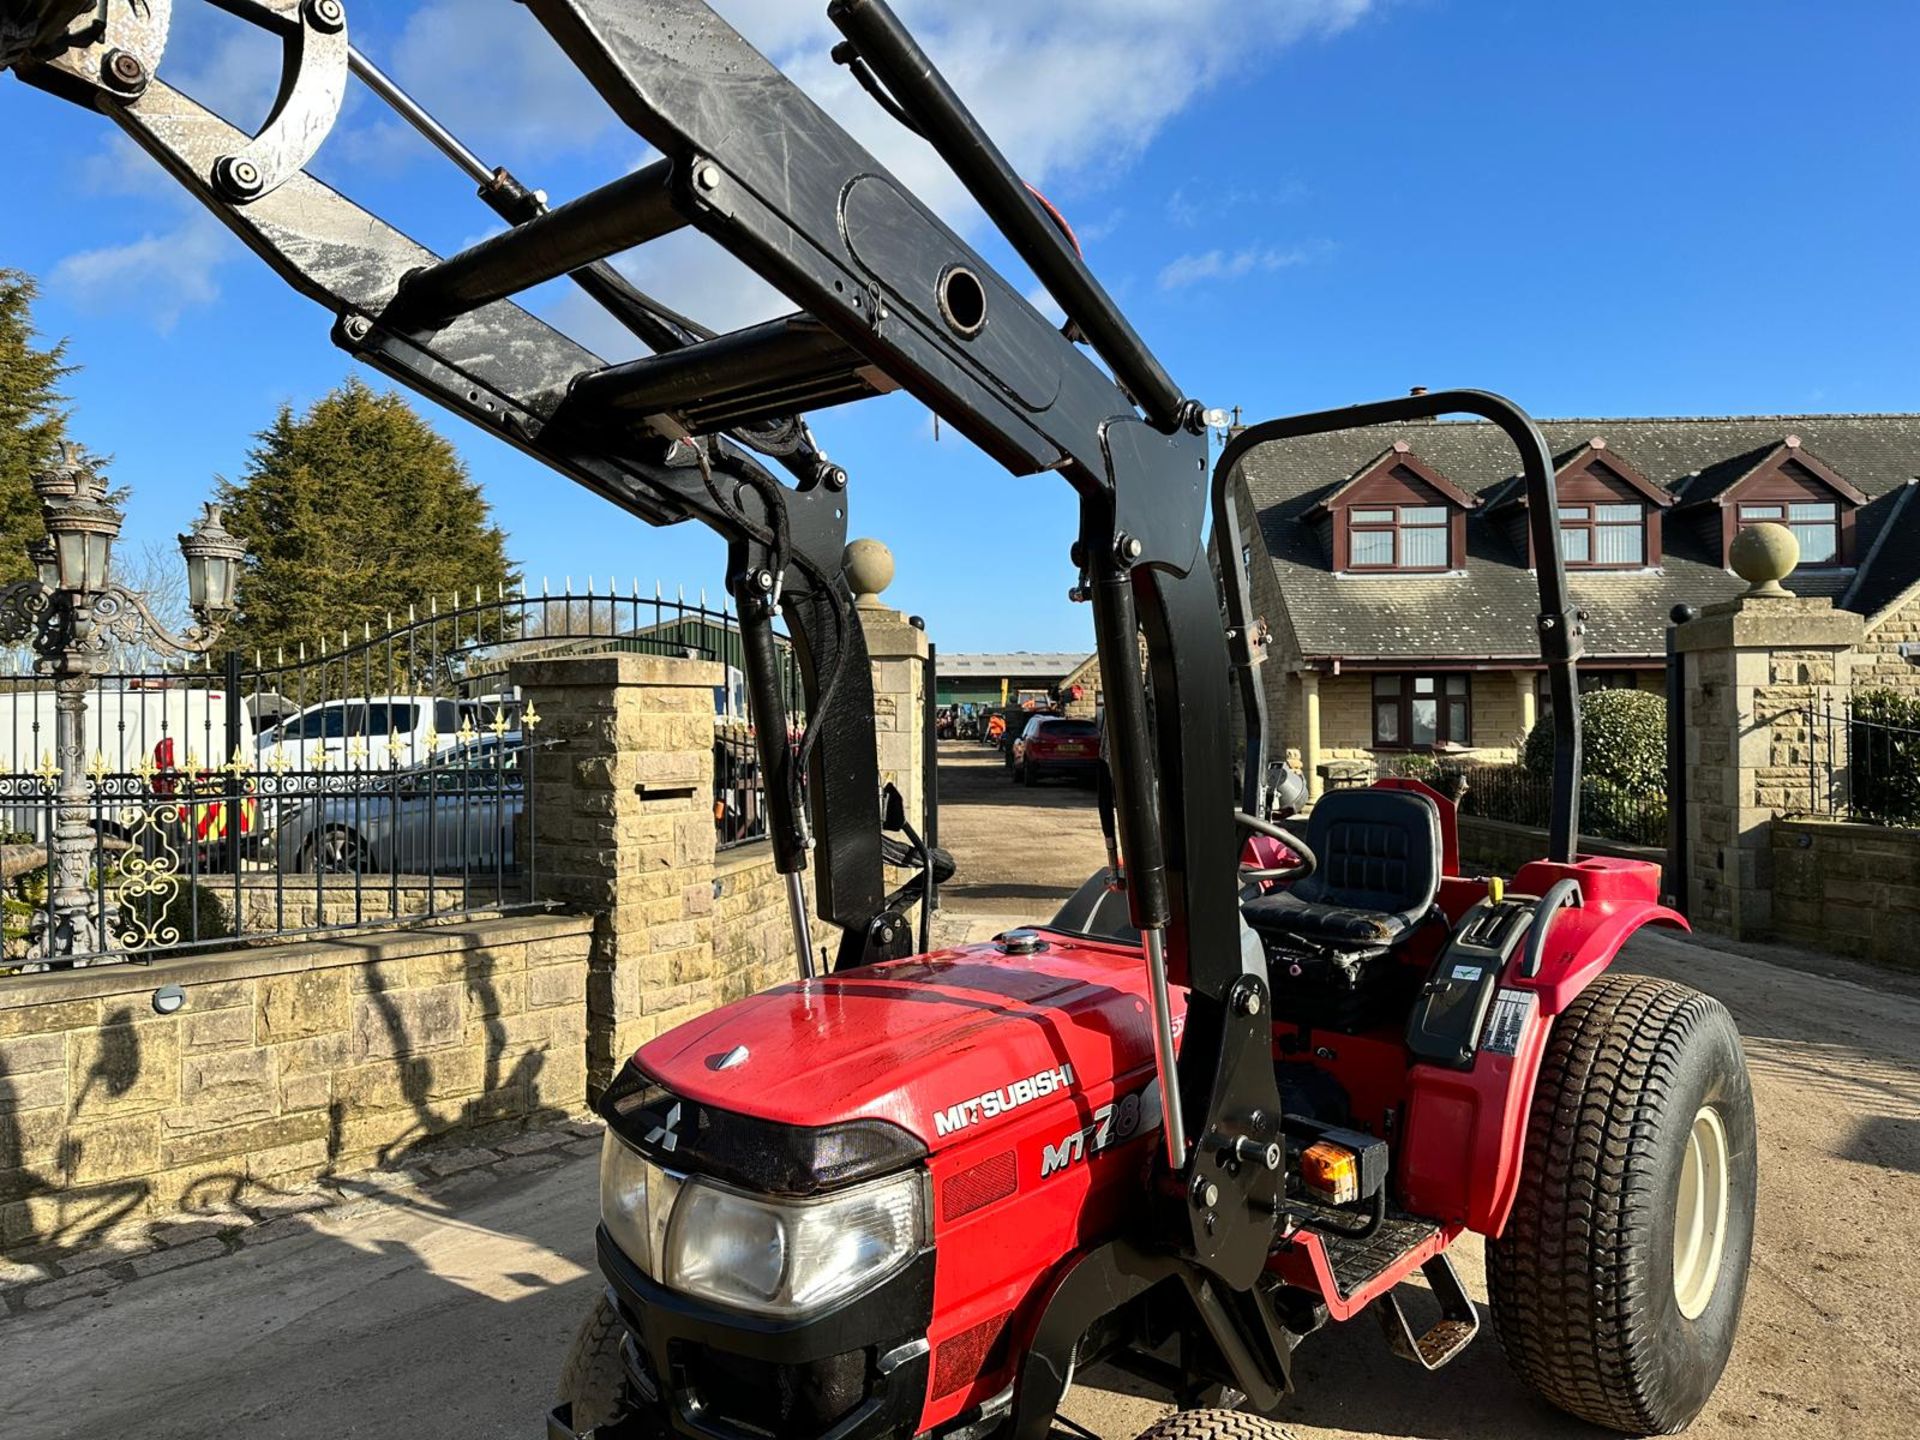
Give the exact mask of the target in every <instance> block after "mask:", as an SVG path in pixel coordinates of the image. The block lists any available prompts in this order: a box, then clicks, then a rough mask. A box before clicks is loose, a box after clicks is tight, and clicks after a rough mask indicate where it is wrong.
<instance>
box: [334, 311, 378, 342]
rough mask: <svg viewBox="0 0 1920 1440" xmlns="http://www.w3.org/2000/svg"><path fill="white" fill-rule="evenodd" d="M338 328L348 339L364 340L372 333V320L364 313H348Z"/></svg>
mask: <svg viewBox="0 0 1920 1440" xmlns="http://www.w3.org/2000/svg"><path fill="white" fill-rule="evenodd" d="M340 328H341V329H342V330H344V331H345V332H346V335H347V338H348V339H349V340H364V339H366V338H367V336H369V335H371V334H372V333H373V322H372V321H371V320H369V319H367V317H366V316H364V315H349V316H348V317H347V318H346V320H345V321H343V322H342V323H341V326H340Z"/></svg>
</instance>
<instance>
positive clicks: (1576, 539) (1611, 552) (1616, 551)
mask: <svg viewBox="0 0 1920 1440" xmlns="http://www.w3.org/2000/svg"><path fill="white" fill-rule="evenodd" d="M1560 553H1561V555H1562V556H1564V557H1565V558H1566V562H1567V564H1569V565H1590V566H1595V567H1598V568H1602V569H1613V570H1617V569H1622V568H1632V569H1638V568H1640V567H1641V566H1643V565H1645V564H1646V563H1647V507H1646V506H1644V505H1641V504H1637V503H1636V504H1632V505H1627V504H1606V505H1562V506H1561V507H1560Z"/></svg>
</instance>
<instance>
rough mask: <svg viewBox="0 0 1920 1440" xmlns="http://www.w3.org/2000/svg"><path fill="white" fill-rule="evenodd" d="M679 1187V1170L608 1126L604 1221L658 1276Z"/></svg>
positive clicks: (603, 1148) (623, 1249) (623, 1247)
mask: <svg viewBox="0 0 1920 1440" xmlns="http://www.w3.org/2000/svg"><path fill="white" fill-rule="evenodd" d="M679 1189H680V1182H679V1181H678V1180H677V1179H676V1178H675V1177H674V1176H672V1175H669V1174H668V1173H667V1172H666V1171H664V1170H662V1169H661V1168H660V1167H659V1166H658V1165H653V1164H650V1163H649V1162H647V1161H646V1160H644V1159H642V1158H641V1156H640V1155H639V1153H638V1152H637V1151H635V1150H633V1149H631V1148H629V1147H628V1145H627V1144H626V1143H625V1142H624V1141H623V1140H621V1139H620V1137H619V1136H617V1135H615V1134H614V1133H613V1131H611V1130H609V1131H607V1132H606V1138H605V1139H603V1140H602V1141H601V1142H600V1223H601V1224H603V1225H605V1226H606V1227H607V1234H609V1235H611V1236H612V1237H613V1243H614V1244H616V1245H618V1246H619V1247H620V1253H621V1254H623V1255H625V1256H626V1257H627V1258H628V1259H629V1260H631V1261H633V1263H634V1264H636V1265H638V1266H639V1267H640V1268H641V1270H643V1271H645V1272H646V1273H647V1274H648V1275H652V1276H655V1277H656V1278H657V1277H658V1276H659V1274H660V1265H659V1261H658V1260H657V1259H656V1258H655V1257H656V1256H659V1255H662V1254H664V1253H665V1252H666V1243H665V1242H666V1234H667V1221H668V1220H669V1219H670V1218H671V1217H672V1215H673V1199H674V1196H675V1195H676V1194H677V1193H679Z"/></svg>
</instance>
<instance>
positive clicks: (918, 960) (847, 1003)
mask: <svg viewBox="0 0 1920 1440" xmlns="http://www.w3.org/2000/svg"><path fill="white" fill-rule="evenodd" d="M1042 933H1043V936H1044V939H1045V941H1046V948H1045V949H1044V950H1041V951H1040V952H1038V953H1036V954H1030V955H1010V954H1006V953H1004V952H1003V951H1002V950H1001V949H1000V947H999V946H998V945H993V944H988V945H970V946H962V947H960V948H957V949H953V950H943V951H938V952H935V953H934V954H931V955H920V956H915V957H913V958H912V959H908V960H897V961H893V962H890V963H887V964H883V965H873V966H868V967H865V968H863V969H859V970H850V971H846V972H844V973H842V974H838V975H833V976H830V977H827V978H824V979H820V980H810V981H804V982H795V983H793V984H788V985H782V986H779V987H777V988H775V989H772V990H768V991H765V992H763V993H761V994H759V995H754V996H751V997H749V998H747V999H745V1000H740V1001H737V1002H735V1003H733V1004H731V1005H726V1006H723V1007H721V1008H720V1009H718V1010H715V1011H713V1012H712V1013H711V1014H708V1015H704V1016H702V1017H701V1018H700V1019H698V1020H693V1021H689V1022H688V1023H687V1024H685V1025H681V1026H679V1027H678V1028H676V1029H674V1030H671V1031H669V1032H668V1033H667V1034H665V1035H662V1036H661V1037H660V1038H659V1039H657V1040H655V1041H653V1042H652V1043H650V1044H648V1045H646V1046H644V1047H642V1048H641V1050H640V1051H639V1053H638V1054H637V1055H636V1056H635V1057H634V1058H635V1061H636V1062H637V1063H638V1065H639V1066H640V1068H641V1069H643V1070H645V1071H646V1072H648V1073H649V1074H650V1075H652V1076H653V1077H654V1078H655V1079H656V1080H658V1081H660V1082H661V1083H662V1084H664V1085H665V1086H666V1087H667V1088H668V1089H669V1090H671V1091H673V1092H674V1093H675V1094H676V1095H679V1096H682V1097H684V1098H686V1099H689V1100H693V1101H696V1102H698V1103H700V1104H703V1105H710V1106H713V1107H716V1108H718V1109H721V1110H730V1111H733V1112H734V1113H736V1114H743V1115H751V1116H755V1117H757V1118H759V1119H762V1120H769V1121H773V1122H776V1123H779V1124H787V1125H796V1126H821V1125H832V1124H837V1123H839V1122H842V1121H847V1120H862V1119H865V1120H884V1121H888V1122H890V1123H891V1124H894V1125H897V1126H899V1127H900V1128H901V1129H902V1130H905V1131H907V1132H908V1133H909V1134H911V1135H913V1136H914V1137H916V1138H917V1139H919V1140H920V1141H921V1142H922V1143H923V1144H925V1145H926V1146H927V1148H928V1149H929V1150H930V1151H931V1150H937V1149H939V1148H940V1147H941V1146H943V1145H945V1144H947V1143H949V1137H954V1138H958V1137H959V1136H960V1135H968V1136H971V1135H972V1134H974V1133H977V1127H979V1126H981V1125H984V1124H990V1123H991V1122H992V1121H993V1120H995V1119H996V1118H998V1117H999V1116H1001V1115H1004V1114H1008V1113H1010V1112H1012V1111H1014V1110H1016V1109H1018V1108H1020V1107H1021V1106H1022V1105H1024V1104H1026V1103H1028V1102H1029V1101H1036V1100H1040V1099H1043V1098H1044V1097H1046V1096H1050V1095H1053V1094H1056V1093H1058V1092H1060V1091H1062V1090H1065V1091H1068V1092H1074V1091H1081V1090H1085V1089H1094V1088H1099V1087H1101V1086H1103V1085H1104V1084H1105V1083H1106V1082H1108V1081H1110V1080H1112V1079H1114V1078H1115V1077H1117V1076H1120V1075H1124V1074H1127V1073H1129V1072H1132V1071H1137V1070H1141V1069H1145V1068H1149V1067H1151V1066H1152V1064H1153V1022H1152V1017H1151V1012H1150V1011H1149V1009H1148V1004H1147V974H1146V963H1145V961H1144V959H1143V958H1142V955H1141V952H1140V951H1139V949H1138V948H1135V947H1129V946H1119V945H1111V944H1105V943H1101V942H1095V941H1087V940H1079V939H1074V938H1070V937H1068V936H1064V935H1056V934H1053V933H1050V932H1042ZM1184 999H1185V997H1184V994H1183V992H1179V991H1176V992H1175V1033H1176V1034H1178V1033H1179V1028H1180V1025H1181V1022H1182V1021H1183V1019H1184Z"/></svg>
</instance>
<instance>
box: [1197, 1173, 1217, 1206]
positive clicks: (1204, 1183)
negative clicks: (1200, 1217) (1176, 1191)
mask: <svg viewBox="0 0 1920 1440" xmlns="http://www.w3.org/2000/svg"><path fill="white" fill-rule="evenodd" d="M1193 1203H1194V1204H1195V1205H1197V1206H1198V1207H1199V1208H1200V1209H1202V1210H1211V1209H1213V1207H1214V1206H1216V1205H1218V1204H1219V1203H1220V1187H1219V1186H1218V1185H1216V1184H1215V1183H1214V1182H1213V1181H1211V1180H1209V1179H1207V1177H1206V1176H1204V1175H1202V1176H1201V1177H1200V1178H1199V1179H1197V1180H1195V1181H1194V1182H1193Z"/></svg>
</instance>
